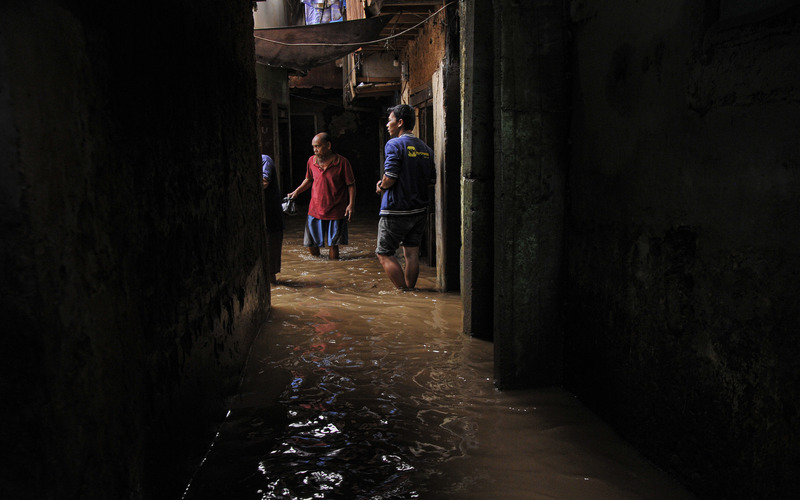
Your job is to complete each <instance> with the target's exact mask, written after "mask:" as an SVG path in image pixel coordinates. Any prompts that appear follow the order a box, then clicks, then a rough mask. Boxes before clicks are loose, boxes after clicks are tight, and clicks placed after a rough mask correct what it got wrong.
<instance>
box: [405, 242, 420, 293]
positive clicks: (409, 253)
mask: <svg viewBox="0 0 800 500" xmlns="http://www.w3.org/2000/svg"><path fill="white" fill-rule="evenodd" d="M403 255H404V256H405V258H406V271H405V273H404V276H405V284H406V286H407V287H408V288H414V286H416V284H417V278H419V247H403Z"/></svg>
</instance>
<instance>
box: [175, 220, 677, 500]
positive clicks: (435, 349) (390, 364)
mask: <svg viewBox="0 0 800 500" xmlns="http://www.w3.org/2000/svg"><path fill="white" fill-rule="evenodd" d="M301 224H302V216H297V217H294V218H291V219H289V220H288V227H287V231H286V234H285V241H284V247H283V270H282V273H281V274H279V275H278V279H279V283H278V285H277V286H275V287H274V288H273V292H272V293H273V296H272V301H273V310H272V315H271V319H270V321H269V323H268V324H267V325H265V327H264V328H263V330H262V332H261V333H260V335H259V338H258V339H257V340H256V343H255V345H254V347H253V350H252V353H251V355H250V358H249V361H248V364H247V368H246V373H245V377H244V380H243V383H242V387H241V391H240V393H239V395H238V396H236V397H235V398H234V399H233V402H232V407H231V411H230V414H229V416H228V418H227V420H226V422H225V423H224V425H223V426H222V428H221V430H220V432H219V435H218V438H217V440H216V442H215V444H214V445H213V446H212V448H211V450H210V452H209V454H208V456H207V458H206V460H205V461H204V463H203V465H202V467H201V468H200V469H199V471H198V472H197V474H196V475H195V477H194V479H193V481H192V483H191V484H190V486H189V488H188V489H187V492H186V495H185V498H186V499H200V498H214V499H221V498H228V499H250V498H261V499H301V498H302V499H305V498H320V499H404V498H421V499H523V498H525V499H528V498H592V499H598V498H609V499H612V498H613V499H616V498H647V499H653V498H665V499H667V498H669V499H673V498H690V496H689V495H688V494H687V493H685V491H684V490H683V489H682V488H680V487H679V486H678V485H676V484H675V483H674V482H672V481H671V480H670V479H669V478H667V477H665V476H664V475H662V474H661V473H660V472H659V471H657V470H656V469H655V468H654V467H652V466H651V465H650V464H649V463H648V462H646V461H645V460H643V458H642V457H641V456H640V455H639V454H638V453H637V452H635V451H634V450H632V449H631V448H629V447H627V446H626V445H624V444H623V443H622V442H621V441H620V439H619V438H618V437H617V436H616V435H615V434H614V433H613V432H612V431H611V430H610V429H609V428H608V427H606V426H605V425H604V424H602V423H601V422H600V421H599V420H598V419H597V418H596V417H594V416H593V415H592V414H591V413H590V412H589V411H587V410H586V409H584V408H583V407H582V406H581V404H580V403H579V402H578V401H577V400H576V399H575V398H574V397H573V396H571V395H570V394H568V393H566V392H563V391H560V390H554V389H551V390H531V391H512V392H505V393H503V392H499V391H497V390H496V389H495V388H494V386H493V384H492V344H491V343H489V342H485V341H481V340H476V339H474V338H471V337H468V336H465V335H463V334H462V333H461V328H460V325H461V303H460V299H459V296H458V295H457V294H455V293H437V292H435V291H433V280H434V274H433V269H431V268H428V267H426V266H423V268H422V273H421V276H420V280H419V283H418V287H419V290H418V291H414V292H405V293H403V292H399V291H395V290H394V289H392V288H391V284H390V283H389V280H388V279H387V278H386V277H385V276H384V275H383V273H382V271H381V269H380V266H379V264H378V262H377V259H376V258H375V256H374V254H373V251H374V246H375V241H374V240H375V228H376V224H377V223H376V218H375V217H374V216H373V215H372V214H366V213H364V212H363V211H362V212H360V213H358V216H357V217H356V219H355V220H354V221H353V222H352V223H351V228H350V241H351V244H350V245H349V246H346V247H342V254H341V257H342V258H341V260H340V261H338V262H337V261H329V260H328V259H327V257H312V256H310V255H308V254H307V252H306V249H305V248H304V247H302V246H301V245H302V227H301ZM323 254H324V252H323Z"/></svg>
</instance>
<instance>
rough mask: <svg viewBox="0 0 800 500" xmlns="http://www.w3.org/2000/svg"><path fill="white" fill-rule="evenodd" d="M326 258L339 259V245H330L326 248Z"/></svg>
mask: <svg viewBox="0 0 800 500" xmlns="http://www.w3.org/2000/svg"><path fill="white" fill-rule="evenodd" d="M328 258H329V259H330V260H339V245H331V248H330V250H328Z"/></svg>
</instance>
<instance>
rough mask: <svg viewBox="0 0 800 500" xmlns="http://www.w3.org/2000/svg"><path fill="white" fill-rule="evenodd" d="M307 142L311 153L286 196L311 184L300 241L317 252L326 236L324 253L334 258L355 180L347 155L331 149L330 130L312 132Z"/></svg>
mask: <svg viewBox="0 0 800 500" xmlns="http://www.w3.org/2000/svg"><path fill="white" fill-rule="evenodd" d="M311 146H312V147H313V148H314V155H313V156H311V157H310V158H309V159H308V162H307V163H306V177H305V179H303V182H302V183H301V184H300V185H299V186H298V187H297V189H295V190H294V191H292V192H291V193H289V194H288V195H287V196H288V197H289V198H295V197H297V195H298V194H300V193H302V192H303V191H305V190H307V189H308V188H309V187H310V188H311V203H310V204H309V205H308V221H307V223H306V228H305V235H304V237H303V245H305V246H307V247H308V249H309V251H310V252H311V255H315V256H317V255H319V249H320V247H324V246H325V242H326V240H327V244H328V246H329V247H330V249H329V251H328V256H329V258H330V259H331V260H337V259H338V258H339V245H347V243H348V233H347V222H348V221H349V220H350V217H352V215H353V211H354V206H355V202H356V180H355V176H354V175H353V167H351V166H350V162H349V161H347V158H345V157H344V156H342V155H340V154H337V153H334V152H333V150H332V147H333V144H332V143H331V136H330V134H328V133H327V132H322V133H319V134H317V135H315V136H314V139H313V140H312V141H311Z"/></svg>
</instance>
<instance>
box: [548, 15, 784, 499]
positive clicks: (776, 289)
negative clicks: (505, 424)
mask: <svg viewBox="0 0 800 500" xmlns="http://www.w3.org/2000/svg"><path fill="white" fill-rule="evenodd" d="M768 3H772V4H775V5H777V4H778V2H768ZM740 4H741V3H740ZM722 5H723V9H722V10H720V7H719V6H720V2H693V1H682V2H661V1H657V0H651V1H646V2H642V1H634V0H624V1H619V2H602V1H597V0H580V1H573V2H571V9H572V19H571V22H572V33H573V36H574V39H573V42H574V47H573V49H574V54H573V63H574V64H573V67H572V72H573V78H574V95H573V105H574V111H573V127H572V149H573V159H572V167H571V170H570V173H569V205H568V219H567V244H566V252H567V263H568V265H567V283H566V286H567V303H566V310H565V314H564V317H565V318H566V323H567V324H566V334H567V341H566V345H567V349H566V363H567V366H566V368H567V369H566V374H567V375H566V376H567V378H568V380H567V383H568V387H569V388H570V389H572V390H574V391H576V392H577V393H578V394H579V395H580V396H581V397H582V398H583V399H584V400H586V401H588V402H589V403H590V404H591V405H592V406H593V407H594V408H596V409H597V410H598V411H599V412H600V413H601V414H602V415H603V416H604V417H606V418H607V419H609V420H611V421H612V422H613V423H615V424H616V425H617V427H618V429H620V430H621V432H622V433H623V434H624V435H625V436H627V437H628V438H629V439H631V440H632V441H633V442H634V443H636V444H637V445H639V446H640V447H641V448H642V449H643V450H644V451H645V452H646V453H647V454H648V455H649V456H650V457H652V458H653V459H654V460H656V461H657V462H658V463H659V464H661V465H662V466H664V467H667V468H669V469H670V470H672V471H675V472H676V473H677V474H679V477H680V478H681V479H682V480H683V481H685V482H687V483H688V484H690V485H691V486H692V487H693V488H694V489H695V490H696V491H698V492H699V493H700V494H701V496H704V497H713V498H789V497H794V496H797V494H798V493H800V486H799V483H798V481H800V480H799V479H798V476H797V471H798V470H800V451H799V449H798V443H800V436H798V432H799V431H800V407H799V406H798V401H800V364H798V359H800V341H798V335H797V332H798V330H799V329H800V328H799V327H800V322H799V321H798V319H799V318H798V315H800V308H798V304H797V299H798V297H799V296H800V230H799V229H800V227H798V214H800V148H798V137H800V87H798V82H800V64H798V63H799V62H800V23H799V22H798V16H799V14H798V10H797V8H796V7H795V8H792V9H782V10H781V9H777V10H776V11H758V10H757V9H755V8H754V7H752V5H748V6H747V8H748V9H753V11H752V12H748V13H746V15H745V16H744V17H743V18H742V17H739V18H737V17H736V16H735V13H733V12H727V13H726V12H725V9H724V4H722ZM741 5H744V4H741ZM773 13H777V15H776V16H770V14H773Z"/></svg>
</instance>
